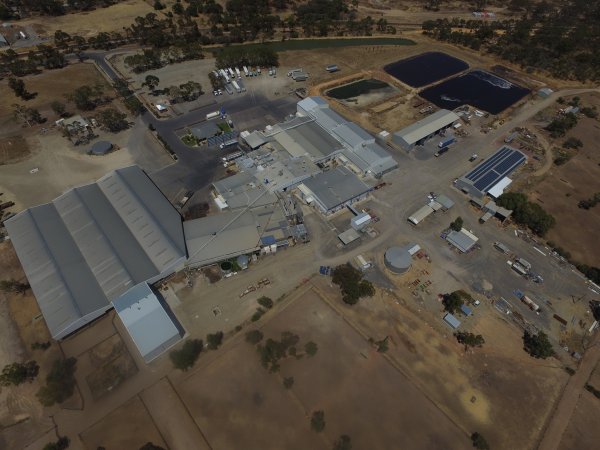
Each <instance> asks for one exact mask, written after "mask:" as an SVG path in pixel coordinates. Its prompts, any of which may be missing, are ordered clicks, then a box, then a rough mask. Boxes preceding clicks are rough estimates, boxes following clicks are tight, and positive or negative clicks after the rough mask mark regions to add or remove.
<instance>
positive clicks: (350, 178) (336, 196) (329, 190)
mask: <svg viewBox="0 0 600 450" xmlns="http://www.w3.org/2000/svg"><path fill="white" fill-rule="evenodd" d="M372 190H373V188H372V187H371V186H369V185H367V184H366V183H364V182H363V181H362V180H360V179H359V178H358V177H357V176H356V175H354V174H353V173H352V172H350V171H349V170H348V169H346V168H345V167H336V168H335V169H331V170H329V171H327V172H323V173H320V174H318V175H316V176H314V177H312V178H308V179H307V180H304V182H303V183H302V184H301V185H300V186H299V191H300V196H301V198H302V199H303V200H304V201H305V202H306V203H309V204H313V203H314V204H315V205H316V206H317V207H318V208H319V209H320V210H321V212H322V213H324V214H332V213H334V212H336V211H339V210H341V209H343V208H345V206H346V205H351V204H352V203H356V202H358V201H360V200H364V199H365V198H367V196H368V195H369V192H371V191H372Z"/></svg>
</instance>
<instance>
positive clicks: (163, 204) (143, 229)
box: [5, 166, 187, 357]
mask: <svg viewBox="0 0 600 450" xmlns="http://www.w3.org/2000/svg"><path fill="white" fill-rule="evenodd" d="M5 224H6V228H7V230H8V232H9V234H10V237H11V240H12V242H13V245H14V247H15V250H16V252H17V256H18V257H19V260H20V261H21V264H22V266H23V270H24V271H25V274H26V275H27V279H28V280H29V284H30V285H31V288H32V290H33V293H34V294H35V297H36V299H37V302H38V304H39V306H40V310H41V311H42V314H43V316H44V319H45V321H46V324H47V325H48V328H49V330H50V333H51V335H52V337H53V338H54V339H62V338H64V337H66V336H67V335H69V334H70V333H73V332H74V331H76V330H77V329H79V328H81V327H82V326H84V325H85V324H87V323H89V322H91V321H93V320H94V319H96V318H98V317H100V316H101V315H102V314H104V313H105V312H106V311H107V310H109V309H110V308H112V306H113V305H112V303H114V302H119V299H120V298H121V297H125V296H126V297H127V299H128V300H127V302H128V303H130V304H131V303H132V302H133V303H135V299H133V298H132V295H133V294H132V293H136V292H138V293H142V294H143V296H144V297H148V296H149V294H148V291H147V289H146V288H147V287H148V284H152V283H154V282H156V281H158V280H160V279H162V278H164V277H166V276H168V275H170V274H171V273H173V272H174V271H175V270H177V269H178V268H180V267H183V264H184V262H185V260H186V257H187V253H186V246H185V240H184V236H183V225H182V221H181V216H180V215H179V213H178V212H177V211H176V210H175V208H173V206H172V205H171V203H169V201H168V200H167V199H166V198H165V197H164V196H163V194H162V193H161V192H160V190H159V189H158V188H157V187H156V186H155V185H154V184H153V183H152V181H151V180H150V179H149V178H148V176H147V175H146V174H145V173H144V172H142V170H141V169H140V168H139V167H137V166H132V167H126V168H124V169H119V170H115V171H114V172H111V173H109V174H108V175H106V176H105V177H103V178H101V179H100V180H99V181H97V182H96V183H92V184H89V185H86V186H82V187H78V188H75V189H71V190H70V191H68V192H66V193H65V194H63V195H61V196H60V197H58V198H57V199H55V200H54V201H53V202H51V203H47V204H44V205H40V206H36V207H33V208H29V209H26V210H25V211H22V212H21V213H19V214H17V215H16V216H14V217H12V218H11V219H9V220H7V221H6V222H5ZM140 286H146V287H142V288H139V287H140ZM148 289H149V288H148ZM139 300H140V301H141V297H140V299H139ZM161 307H162V306H161ZM161 317H162V318H163V319H164V320H162V321H158V322H157V323H156V332H157V333H159V332H160V329H161V327H164V328H165V329H167V328H169V329H172V328H171V327H172V326H173V323H172V321H171V319H170V316H169V315H167V314H165V315H162V316H161ZM125 326H128V324H127V323H125ZM167 334H169V339H172V338H173V336H172V335H171V333H167ZM155 344H156V345H155V348H157V347H160V345H161V343H160V342H158V343H156V342H155ZM140 352H142V350H141V349H140ZM143 356H145V357H146V356H148V355H144V354H143ZM150 356H152V355H150Z"/></svg>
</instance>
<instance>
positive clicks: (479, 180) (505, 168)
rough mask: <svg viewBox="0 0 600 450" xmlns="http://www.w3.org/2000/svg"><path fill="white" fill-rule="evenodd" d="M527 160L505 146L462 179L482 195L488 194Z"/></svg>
mask: <svg viewBox="0 0 600 450" xmlns="http://www.w3.org/2000/svg"><path fill="white" fill-rule="evenodd" d="M526 159H527V157H526V156H525V155H524V154H523V153H521V152H520V151H518V150H515V149H512V148H510V147H506V146H504V147H502V148H500V149H499V150H498V151H497V152H496V153H494V154H493V155H492V156H490V157H489V158H488V159H486V160H485V161H484V162H482V163H481V164H479V165H478V166H477V167H475V168H474V169H473V170H472V171H470V172H469V173H468V174H467V175H465V176H464V177H462V179H463V180H468V181H469V182H470V183H469V184H470V185H472V186H473V188H475V189H476V190H477V191H479V192H480V193H486V192H487V191H488V190H489V189H491V188H492V187H493V186H494V185H495V184H496V183H498V181H500V180H501V179H502V178H504V177H505V176H507V175H509V174H510V173H511V172H512V171H513V170H515V169H516V168H517V167H518V166H519V165H520V164H522V163H523V162H524V161H525V160H526Z"/></svg>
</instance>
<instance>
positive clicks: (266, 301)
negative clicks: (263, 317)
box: [256, 296, 273, 309]
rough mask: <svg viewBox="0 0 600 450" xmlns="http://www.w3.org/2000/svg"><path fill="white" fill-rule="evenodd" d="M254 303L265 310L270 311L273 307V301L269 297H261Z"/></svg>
mask: <svg viewBox="0 0 600 450" xmlns="http://www.w3.org/2000/svg"><path fill="white" fill-rule="evenodd" d="M256 302H257V303H258V304H259V305H260V306H263V307H265V308H267V309H271V308H272V307H273V300H271V299H270V298H269V297H265V296H262V297H260V298H259V299H258V300H256Z"/></svg>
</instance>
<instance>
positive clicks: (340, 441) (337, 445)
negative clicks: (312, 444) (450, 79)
mask: <svg viewBox="0 0 600 450" xmlns="http://www.w3.org/2000/svg"><path fill="white" fill-rule="evenodd" d="M333 450H352V440H351V439H350V436H348V435H347V434H342V435H341V436H340V437H339V438H337V440H336V441H335V442H334V443H333Z"/></svg>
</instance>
